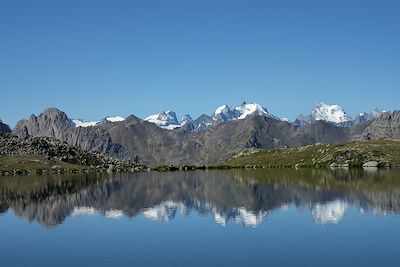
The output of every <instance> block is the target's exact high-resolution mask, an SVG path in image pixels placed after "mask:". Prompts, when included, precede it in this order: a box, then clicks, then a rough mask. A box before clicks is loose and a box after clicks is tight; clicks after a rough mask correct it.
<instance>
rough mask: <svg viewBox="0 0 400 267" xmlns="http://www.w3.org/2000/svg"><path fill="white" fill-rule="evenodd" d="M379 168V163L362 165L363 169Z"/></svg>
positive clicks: (371, 162)
mask: <svg viewBox="0 0 400 267" xmlns="http://www.w3.org/2000/svg"><path fill="white" fill-rule="evenodd" d="M377 167H379V162H377V161H368V162H365V163H364V164H363V168H377Z"/></svg>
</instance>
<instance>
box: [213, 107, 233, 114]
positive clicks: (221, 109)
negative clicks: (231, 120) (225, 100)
mask: <svg viewBox="0 0 400 267" xmlns="http://www.w3.org/2000/svg"><path fill="white" fill-rule="evenodd" d="M230 110H231V108H230V107H229V106H228V105H222V106H219V107H217V109H216V110H215V111H214V114H220V113H226V112H228V111H230Z"/></svg>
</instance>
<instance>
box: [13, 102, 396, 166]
mask: <svg viewBox="0 0 400 267" xmlns="http://www.w3.org/2000/svg"><path fill="white" fill-rule="evenodd" d="M359 115H360V116H357V118H356V119H357V121H356V120H352V119H351V117H350V116H348V115H347V114H346V113H345V111H344V110H343V109H342V108H341V107H339V106H337V105H327V104H324V103H320V104H318V105H316V106H315V107H314V109H313V110H312V112H311V114H310V115H308V116H303V117H299V118H298V119H297V120H295V121H294V122H288V121H285V120H282V119H279V118H277V117H276V116H274V115H272V114H270V113H269V112H268V110H267V109H265V108H263V107H261V106H260V105H258V104H255V103H250V104H247V103H243V104H242V105H240V106H238V107H234V108H231V107H229V106H228V105H223V106H221V107H219V108H217V109H216V110H215V111H214V112H213V114H212V115H211V116H208V115H201V116H200V117H199V118H197V119H195V120H193V119H192V118H191V116H190V115H185V116H184V117H183V118H182V120H181V121H178V120H177V118H176V114H175V113H174V112H173V111H166V112H161V113H159V114H155V115H151V116H148V117H146V118H145V119H144V120H143V119H140V118H138V117H136V116H134V115H130V116H128V117H126V118H122V117H107V118H105V119H103V120H99V121H94V122H90V121H84V120H76V119H71V118H69V117H68V116H67V114H66V113H64V112H62V111H60V110H58V109H56V108H48V109H45V110H44V111H43V112H42V113H41V114H40V115H38V116H36V115H31V116H30V118H28V119H24V120H21V121H19V122H18V123H17V125H16V127H15V128H14V129H13V130H12V133H13V134H15V135H17V136H20V137H26V136H47V137H52V138H56V139H59V140H61V141H63V142H67V143H68V144H70V145H73V146H77V147H80V148H83V149H86V150H93V151H96V152H100V153H103V154H107V155H111V156H114V157H118V158H121V159H131V160H135V161H136V160H139V161H141V162H143V163H145V164H148V165H150V166H155V165H166V164H176V165H184V164H219V163H222V162H224V161H225V160H226V159H228V158H229V157H231V156H233V155H234V154H236V153H239V152H241V151H243V150H247V149H253V148H255V149H261V148H282V147H297V146H305V145H309V144H314V143H340V142H345V141H349V140H360V139H362V140H366V139H373V140H375V139H380V138H395V139H399V138H400V112H393V113H390V112H383V111H380V110H375V111H373V112H371V113H366V112H364V113H363V114H362V115H361V114H359ZM5 129H6V131H7V130H8V128H7V127H5Z"/></svg>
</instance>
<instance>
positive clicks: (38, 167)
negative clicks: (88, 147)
mask: <svg viewBox="0 0 400 267" xmlns="http://www.w3.org/2000/svg"><path fill="white" fill-rule="evenodd" d="M145 170H147V167H146V166H145V165H144V164H142V163H139V162H133V161H130V160H120V159H117V158H113V157H109V156H105V155H102V154H100V153H96V152H92V151H85V150H82V149H79V148H76V147H74V146H71V145H68V144H67V143H64V142H61V141H59V140H57V139H53V138H48V137H25V138H19V137H17V136H15V135H11V134H4V133H0V173H1V174H3V175H10V174H27V173H74V172H94V171H107V172H137V171H145Z"/></svg>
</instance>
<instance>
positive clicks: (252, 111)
mask: <svg viewBox="0 0 400 267" xmlns="http://www.w3.org/2000/svg"><path fill="white" fill-rule="evenodd" d="M235 111H237V112H238V113H239V117H238V118H237V119H239V120H240V119H244V118H246V117H247V116H250V115H266V116H268V115H269V113H268V111H267V109H265V108H263V107H262V106H260V105H259V104H257V103H249V104H247V103H246V102H244V103H243V104H242V105H241V106H239V107H236V108H235Z"/></svg>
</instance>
